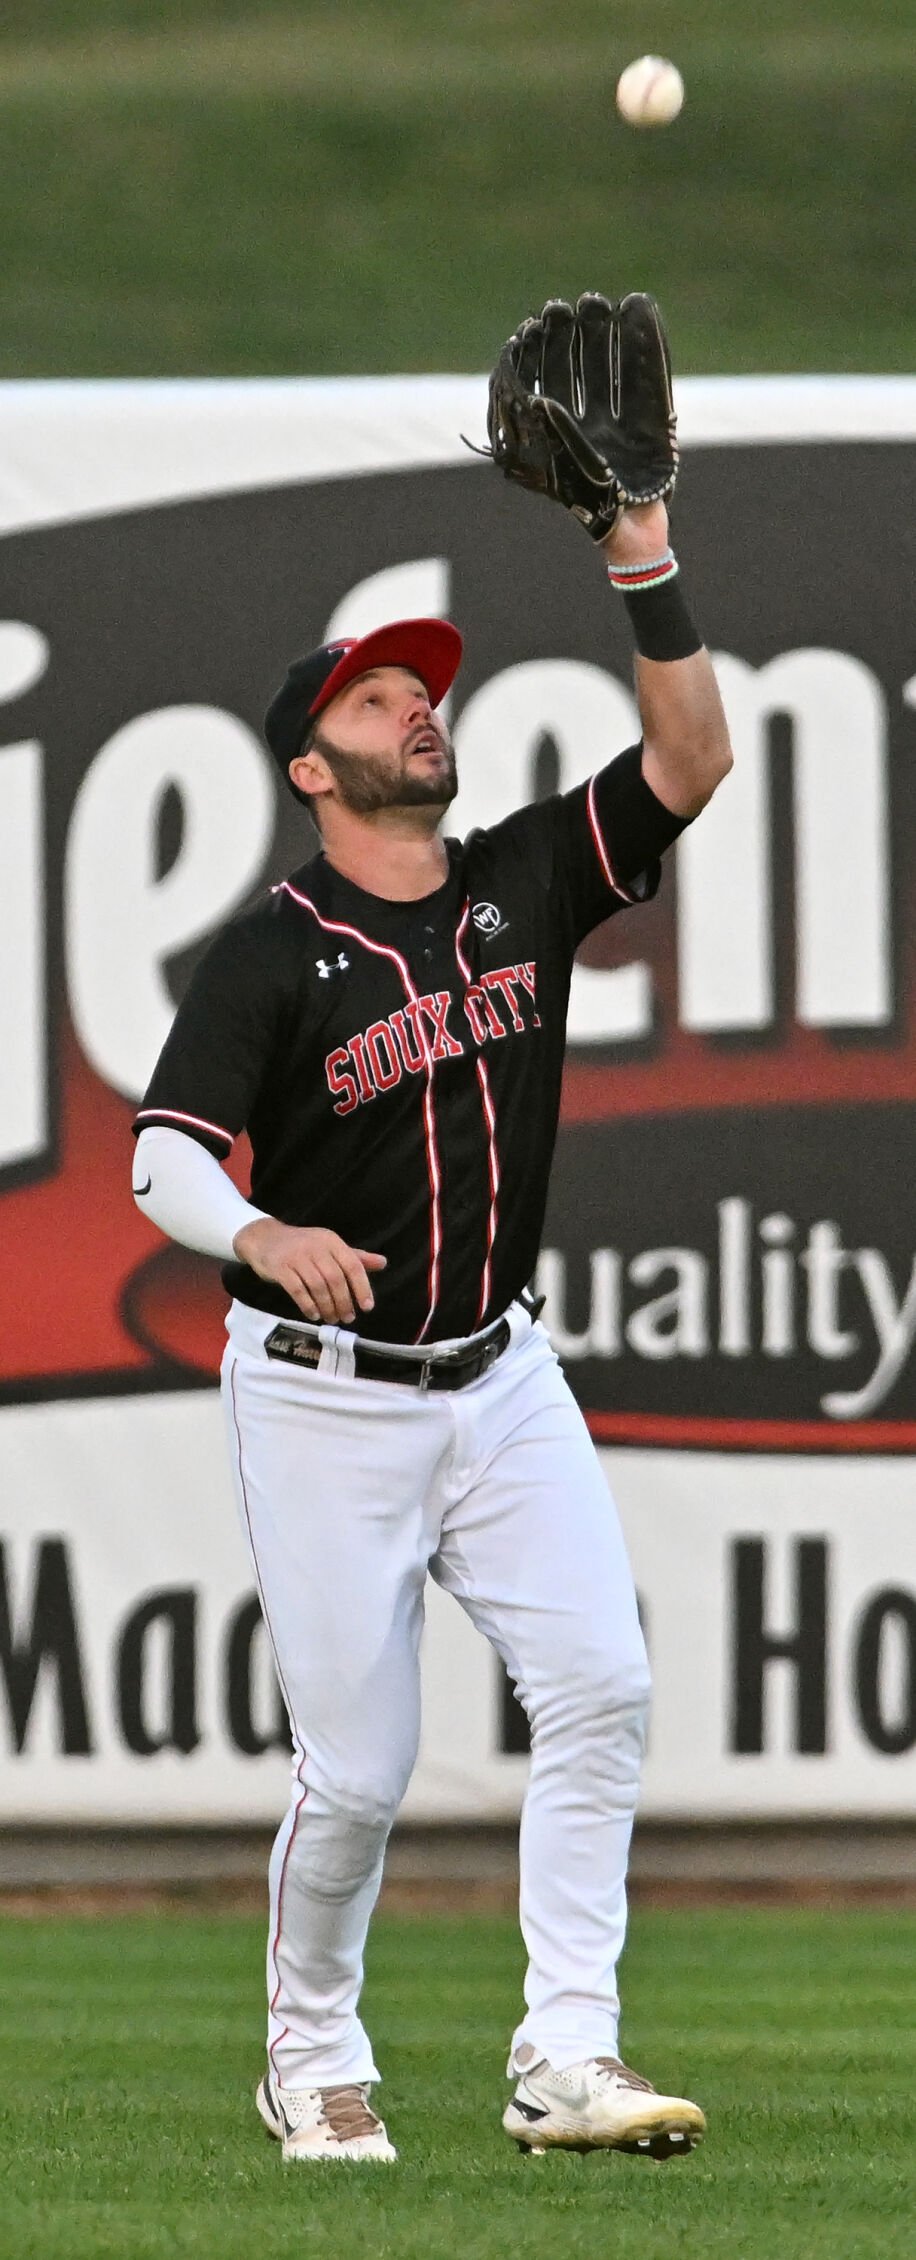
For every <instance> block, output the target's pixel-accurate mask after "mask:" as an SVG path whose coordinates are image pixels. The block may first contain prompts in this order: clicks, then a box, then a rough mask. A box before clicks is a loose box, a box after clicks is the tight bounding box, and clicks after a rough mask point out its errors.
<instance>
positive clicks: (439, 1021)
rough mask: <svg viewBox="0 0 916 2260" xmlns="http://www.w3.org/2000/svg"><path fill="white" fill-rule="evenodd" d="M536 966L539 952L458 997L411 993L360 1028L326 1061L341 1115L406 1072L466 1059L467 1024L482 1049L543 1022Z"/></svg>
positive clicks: (483, 977) (492, 973) (446, 992)
mask: <svg viewBox="0 0 916 2260" xmlns="http://www.w3.org/2000/svg"><path fill="white" fill-rule="evenodd" d="M340 970H341V971H344V970H345V965H344V966H341V967H340ZM535 972H536V969H535V960H534V959H533V958H529V959H528V960H527V961H526V962H525V963H523V964H518V965H500V966H494V967H492V968H491V969H489V970H488V971H486V972H484V973H482V974H481V976H480V979H479V981H474V982H472V983H471V984H470V986H469V987H468V988H467V989H466V990H465V992H464V994H463V996H462V997H461V998H460V999H456V998H455V997H454V996H453V995H452V994H451V991H450V990H448V989H437V990H435V991H432V992H430V994H429V995H427V996H421V997H416V998H410V999H408V1001H407V1002H406V1003H405V1004H404V1005H403V1007H401V1008H400V1009H399V1010H398V1011H396V1012H391V1013H389V1015H388V1017H387V1019H386V1020H373V1021H372V1023H371V1025H370V1026H369V1027H367V1028H363V1029H361V1030H359V1031H357V1032H356V1033H355V1034H354V1035H352V1036H351V1037H350V1040H349V1043H348V1044H346V1045H342V1044H341V1045H338V1046H337V1047H336V1048H335V1050H333V1051H330V1052H329V1053H328V1055H327V1058H326V1060H325V1063H324V1071H325V1075H326V1077H327V1082H328V1088H329V1090H330V1091H331V1093H332V1096H333V1098H334V1112H335V1114H352V1112H353V1109H354V1107H356V1106H364V1105H366V1104H368V1102H369V1100H371V1099H374V1098H376V1097H377V1096H378V1093H379V1092H380V1091H389V1090H391V1089H393V1087H394V1085H395V1084H396V1083H400V1081H401V1079H402V1077H403V1076H404V1075H405V1074H407V1075H419V1074H421V1073H423V1071H424V1070H425V1069H426V1068H427V1067H428V1065H429V1062H430V1061H432V1062H433V1064H437V1063H438V1062H439V1061H441V1060H445V1059H460V1058H462V1056H463V1054H464V1052H465V1051H466V1049H467V1045H466V1042H465V1041H463V1040H462V1039H463V1038H464V1037H465V1034H466V1028H470V1032H471V1036H472V1038H473V1042H474V1044H475V1045H476V1046H477V1048H478V1049H482V1048H483V1046H484V1045H485V1044H489V1043H498V1042H499V1041H500V1039H501V1038H502V1037H505V1036H508V1035H509V1034H510V1033H511V1034H514V1035H516V1036H522V1035H524V1034H526V1033H527V1030H528V1029H529V1027H531V1028H539V1027H540V1025H541V1022H540V1017H539V1014H538V1011H537V1005H536V997H535ZM462 1023H464V1025H462Z"/></svg>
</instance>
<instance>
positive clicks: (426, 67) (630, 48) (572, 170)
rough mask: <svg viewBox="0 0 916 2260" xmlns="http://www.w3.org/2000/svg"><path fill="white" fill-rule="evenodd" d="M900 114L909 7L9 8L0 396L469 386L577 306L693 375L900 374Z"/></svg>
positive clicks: (833, 2) (88, 1) (909, 76)
mask: <svg viewBox="0 0 916 2260" xmlns="http://www.w3.org/2000/svg"><path fill="white" fill-rule="evenodd" d="M646 47H650V48H658V49H661V50H662V51H668V52H672V53H674V55H675V56H676V59H677V60H678V62H679V64H680V65H681V67H682V69H683V71H684V74H685V77H686V80H687V88H688V100H687V105H686V108H685V111H684V113H683V116H682V118H681V119H680V120H679V121H678V123H677V124H676V125H675V126H674V127H672V128H671V129H670V130H667V131H662V132H660V133H642V134H640V133H634V132H633V131H631V130H630V129H628V128H626V127H625V126H624V125H623V124H622V123H621V122H620V121H619V120H618V119H617V118H616V116H615V113H614V107H613V89H614V84H615V81H616V78H617V75H618V72H619V70H620V68H621V66H622V64H623V63H624V62H626V61H628V60H629V59H630V58H631V57H632V56H633V55H634V54H638V53H640V52H641V51H642V50H643V49H645V48H646ZM914 98H916V43H914V41H913V38H912V10H911V4H910V0H871V4H870V6H869V8H868V9H867V10H865V11H863V10H862V8H861V6H857V7H856V8H855V9H854V8H853V6H852V0H806V5H805V6H804V8H800V7H799V6H798V0H769V5H768V7H767V8H766V9H765V10H764V9H761V8H760V7H759V5H758V0H727V5H726V0H693V5H692V6H691V8H690V9H689V10H688V11H685V10H684V9H683V7H682V6H681V5H680V0H678V4H677V5H675V0H564V5H563V7H562V8H557V7H556V5H555V0H451V4H450V5H448V6H446V5H445V4H444V0H360V5H359V6H358V7H357V8H351V7H347V6H341V5H340V4H339V0H299V5H293V4H291V0H286V4H285V5H284V4H283V0H274V5H273V6H270V5H268V4H267V0H262V4H261V5H258V0H247V4H244V0H156V4H155V6H153V7H151V6H150V5H149V0H43V6H42V8H41V10H40V11H39V10H36V9H35V7H34V0H7V5H6V6H5V8H4V10H3V21H2V25H0V374H4V375H7V376H23V375H45V376H60V375H80V374H85V375H95V374H112V375H130V374H156V373H160V374H194V373H230V372H231V373H243V374H245V373H255V372H263V371H278V372H287V371H292V372H294V371H303V372H317V373H322V372H328V371H339V370H350V371H365V370H370V371H371V370H397V369H403V370H423V369H455V370H461V369H479V368H483V367H486V366H488V365H489V364H490V362H491V360H492V358H493V354H494V350H495V348H496V346H497V345H498V344H499V342H500V341H501V339H502V337H503V336H504V335H505V333H506V329H507V326H509V325H510V324H511V323H512V322H514V321H515V320H516V319H517V318H518V316H519V315H520V314H521V313H522V312H523V311H524V310H525V309H526V308H527V307H528V306H531V305H537V304H540V302H541V300H542V298H543V296H545V295H546V294H547V293H549V292H553V291H556V290H566V289H570V290H575V289H577V288H579V287H584V286H587V285H591V286H601V285H603V286H606V287H609V288H614V287H621V286H622V287H627V286H631V287H632V286H644V287H651V288H653V289H655V290H656V291H657V293H658V295H659V297H660V298H661V300H662V303H663V305H664V307H665V310H666V313H667V315H668V319H669V322H670V325H671V329H672V334H673V338H674V344H675V352H676V360H677V365H678V366H679V367H680V368H681V369H683V370H695V371H696V370H747V369H754V368H778V369H790V370H791V369H805V368H821V369H836V370H842V369H846V370H853V369H872V370H877V369H888V370H893V369H906V368H909V367H912V366H913V365H914V361H916V305H914V301H913V294H912V291H911V288H910V282H909V270H910V265H911V252H910V246H911V244H912V241H913V236H914V222H916V193H914V168H913V162H912V120H913V114H914Z"/></svg>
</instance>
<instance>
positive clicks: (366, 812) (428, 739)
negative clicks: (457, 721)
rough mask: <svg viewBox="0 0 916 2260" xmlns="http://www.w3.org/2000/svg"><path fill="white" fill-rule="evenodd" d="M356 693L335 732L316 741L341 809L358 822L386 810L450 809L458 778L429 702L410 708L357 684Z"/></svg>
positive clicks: (337, 718)
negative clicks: (348, 810) (349, 811)
mask: <svg viewBox="0 0 916 2260" xmlns="http://www.w3.org/2000/svg"><path fill="white" fill-rule="evenodd" d="M354 690H355V696H354V697H353V698H352V699H351V698H348V697H347V695H346V694H344V695H343V697H342V698H341V702H340V704H341V711H340V712H339V713H335V715H334V716H333V719H332V721H331V722H330V724H329V725H327V726H326V727H324V728H316V729H315V730H314V731H313V732H312V737H311V745H312V747H313V748H314V750H315V752H316V753H320V754H321V756H322V759H323V760H324V761H325V762H326V764H327V767H328V768H329V770H330V771H331V775H332V777H333V779H334V783H335V785H336V787H337V799H338V800H339V801H340V802H341V804H342V806H343V807H344V808H348V809H350V810H351V811H352V813H353V814H354V815H356V816H371V815H374V814H375V813H376V812H377V811H378V810H379V809H383V808H440V809H445V808H448V806H449V804H450V802H451V801H453V800H454V798H455V794H456V793H457V790H458V774H457V770H456V767H455V754H454V748H453V746H452V741H451V738H450V737H449V733H448V731H447V729H446V727H445V723H444V722H443V721H442V719H441V717H440V716H439V715H437V714H433V713H431V711H430V709H429V706H428V704H426V702H425V700H424V701H422V702H420V701H418V700H417V699H416V697H414V699H413V700H412V701H411V700H410V699H408V700H407V701H406V702H405V701H404V698H403V694H402V695H401V697H398V696H397V695H395V694H394V693H393V691H392V690H391V689H389V688H388V686H384V685H383V686H382V687H381V688H378V687H377V686H376V685H372V686H371V687H370V685H369V684H368V683H367V684H366V686H363V685H362V684H357V685H355V686H354ZM423 707H425V711H423V710H422V709H423ZM360 741H362V742H360Z"/></svg>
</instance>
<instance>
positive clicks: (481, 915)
mask: <svg viewBox="0 0 916 2260" xmlns="http://www.w3.org/2000/svg"><path fill="white" fill-rule="evenodd" d="M471 917H472V918H473V920H474V924H475V926H476V928H477V931H478V934H484V935H485V936H486V939H487V941H488V942H492V941H493V940H494V939H495V937H496V935H497V934H504V933H505V931H506V927H507V926H508V924H509V921H508V918H504V917H503V914H502V911H501V910H497V907H496V904H495V902H475V904H474V907H473V909H472V911H471Z"/></svg>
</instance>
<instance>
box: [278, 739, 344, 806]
mask: <svg viewBox="0 0 916 2260" xmlns="http://www.w3.org/2000/svg"><path fill="white" fill-rule="evenodd" d="M289 777H290V783H291V784H293V785H295V787H296V791H297V792H300V793H305V794H306V795H307V797H308V799H309V800H312V799H315V798H317V797H320V795H321V794H322V793H327V792H330V790H331V787H332V785H333V782H334V780H333V777H332V775H331V772H330V769H329V768H328V765H327V762H326V761H325V759H324V756H323V754H320V753H319V752H318V749H317V747H316V746H307V747H305V748H304V749H303V751H302V753H297V755H296V758H295V761H291V762H290V765H289Z"/></svg>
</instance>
